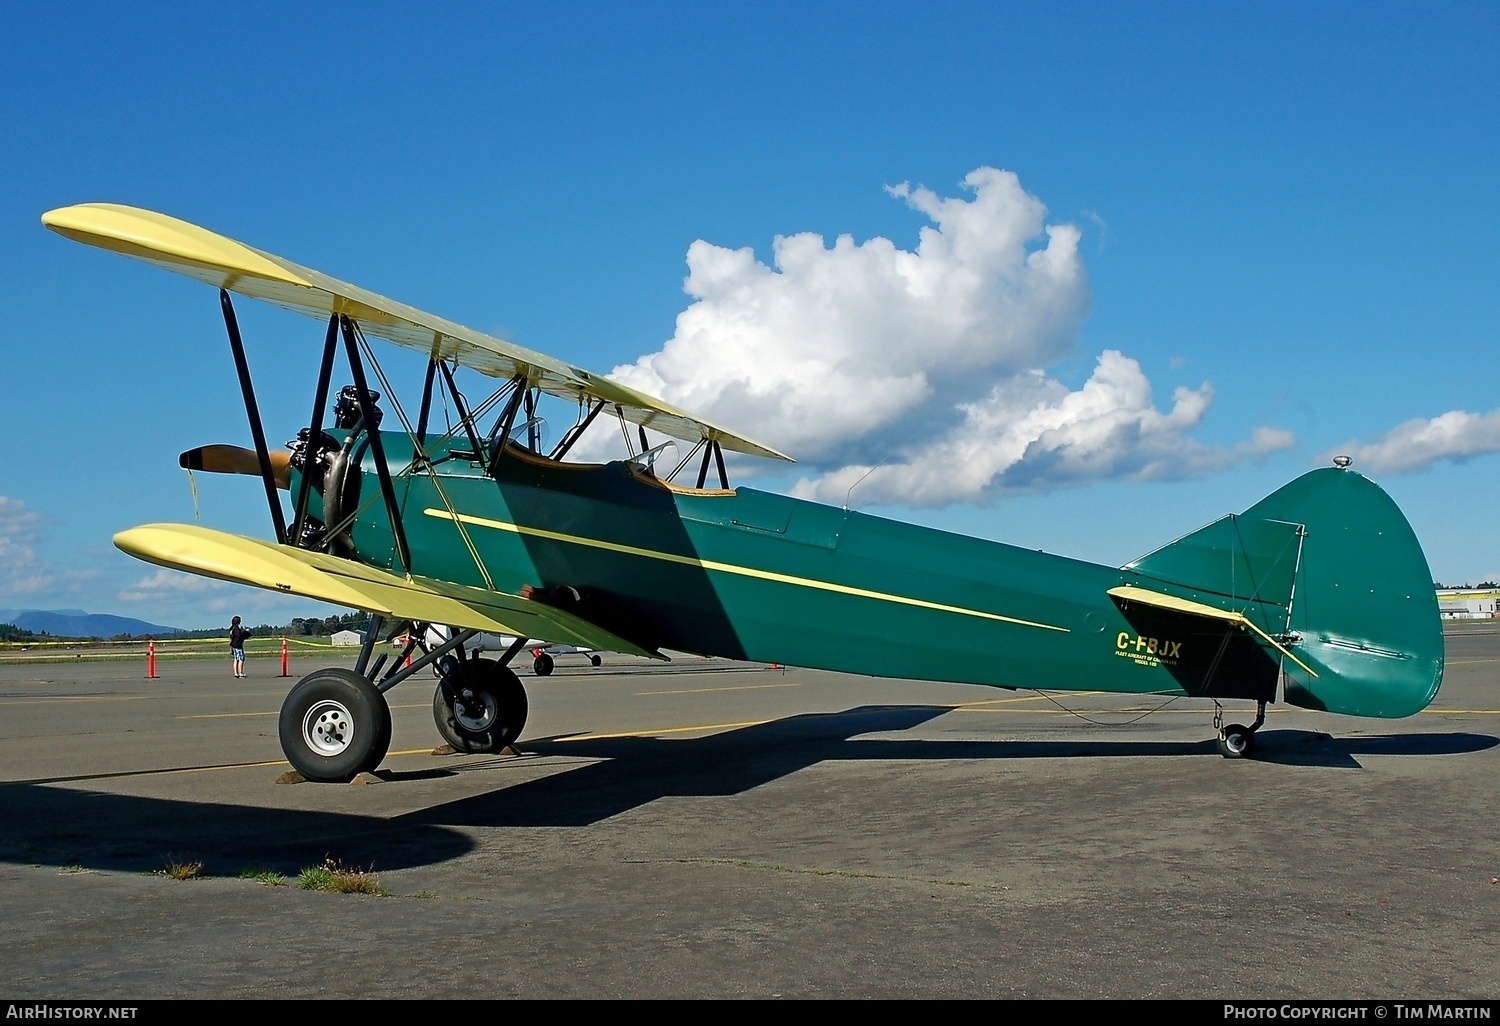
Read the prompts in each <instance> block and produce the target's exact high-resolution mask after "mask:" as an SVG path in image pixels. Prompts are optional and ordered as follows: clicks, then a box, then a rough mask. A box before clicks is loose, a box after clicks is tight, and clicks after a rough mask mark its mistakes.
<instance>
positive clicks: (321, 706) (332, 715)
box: [302, 698, 354, 756]
mask: <svg viewBox="0 0 1500 1026" xmlns="http://www.w3.org/2000/svg"><path fill="white" fill-rule="evenodd" d="M302 739H303V740H304V741H306V742H307V747H309V748H311V749H312V750H313V751H314V752H317V753H318V754H319V755H323V756H334V755H339V754H341V753H342V752H344V750H345V749H347V748H348V747H349V746H350V745H351V744H353V742H354V717H353V716H352V715H350V713H349V710H348V708H347V707H345V706H344V704H343V703H342V702H335V701H334V700H332V699H330V698H325V699H323V700H322V701H321V702H317V703H315V704H314V705H313V707H312V708H311V709H309V710H307V715H306V716H304V717H303V718H302Z"/></svg>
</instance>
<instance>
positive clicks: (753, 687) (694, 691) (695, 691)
mask: <svg viewBox="0 0 1500 1026" xmlns="http://www.w3.org/2000/svg"><path fill="white" fill-rule="evenodd" d="M801 686H802V685H801V684H797V683H788V684H736V685H735V686H733V687H728V688H684V689H682V690H680V691H637V692H636V693H635V697H637V698H644V697H646V696H647V695H702V694H707V693H713V692H718V691H764V690H765V689H767V688H800V687H801Z"/></svg>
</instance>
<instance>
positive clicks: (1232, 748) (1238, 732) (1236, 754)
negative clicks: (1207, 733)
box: [1219, 723, 1255, 759]
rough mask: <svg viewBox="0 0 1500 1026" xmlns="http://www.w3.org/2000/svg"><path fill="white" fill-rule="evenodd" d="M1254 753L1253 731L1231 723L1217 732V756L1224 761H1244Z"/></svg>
mask: <svg viewBox="0 0 1500 1026" xmlns="http://www.w3.org/2000/svg"><path fill="white" fill-rule="evenodd" d="M1253 751H1255V731H1253V730H1251V729H1250V728H1249V727H1242V726H1240V725H1239V724H1238V723H1231V724H1230V725H1229V726H1227V727H1225V728H1224V729H1223V730H1221V731H1219V754H1220V755H1222V756H1224V758H1226V759H1244V758H1246V757H1248V756H1249V755H1250V753H1251V752H1253Z"/></svg>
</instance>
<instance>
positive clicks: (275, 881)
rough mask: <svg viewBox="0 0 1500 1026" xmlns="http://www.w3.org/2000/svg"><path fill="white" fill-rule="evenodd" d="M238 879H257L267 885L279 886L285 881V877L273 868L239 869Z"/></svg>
mask: <svg viewBox="0 0 1500 1026" xmlns="http://www.w3.org/2000/svg"><path fill="white" fill-rule="evenodd" d="M240 879H241V880H259V881H260V882H261V883H263V884H266V885H267V886H269V887H280V886H282V885H283V884H285V883H286V877H284V876H282V875H281V874H280V873H278V872H276V870H274V869H242V870H240Z"/></svg>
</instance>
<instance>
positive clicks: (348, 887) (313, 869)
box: [297, 858, 390, 897]
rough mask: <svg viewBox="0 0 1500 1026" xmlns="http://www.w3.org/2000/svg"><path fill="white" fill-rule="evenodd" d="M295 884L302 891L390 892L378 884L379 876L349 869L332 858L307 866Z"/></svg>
mask: <svg viewBox="0 0 1500 1026" xmlns="http://www.w3.org/2000/svg"><path fill="white" fill-rule="evenodd" d="M297 886H298V887H300V888H301V889H302V890H304V891H336V892H338V893H339V894H378V895H380V896H382V897H384V896H387V895H389V894H390V892H389V891H387V890H385V889H384V888H383V887H381V886H380V878H379V877H378V876H376V875H375V874H374V873H371V872H369V871H368V870H361V869H350V868H348V867H346V866H345V865H343V864H342V863H340V862H339V861H338V860H336V859H333V858H326V859H324V860H323V864H322V865H321V866H309V867H308V868H306V869H304V870H303V871H302V872H301V873H299V874H298V875H297Z"/></svg>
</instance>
